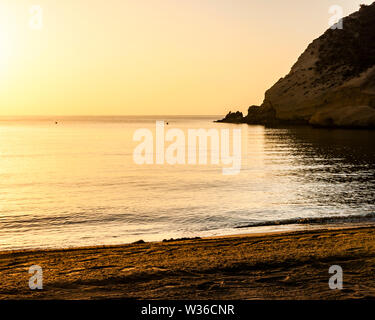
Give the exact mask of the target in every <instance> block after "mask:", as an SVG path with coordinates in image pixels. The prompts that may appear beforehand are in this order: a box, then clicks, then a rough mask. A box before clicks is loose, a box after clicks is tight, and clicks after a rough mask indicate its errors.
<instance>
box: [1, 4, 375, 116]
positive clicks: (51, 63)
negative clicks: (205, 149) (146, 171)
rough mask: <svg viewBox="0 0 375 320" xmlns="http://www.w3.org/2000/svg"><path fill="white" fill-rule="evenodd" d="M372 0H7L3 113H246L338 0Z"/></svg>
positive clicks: (347, 7)
mask: <svg viewBox="0 0 375 320" xmlns="http://www.w3.org/2000/svg"><path fill="white" fill-rule="evenodd" d="M371 2H372V0H358V1H357V0H335V1H332V0H316V1H311V0H284V1H281V0H267V1H264V0H106V1H104V0H61V1H57V0H33V1H27V0H0V115H143V114H150V115H157V114H158V115H160V114H170V115H172V114H181V115H187V114H211V115H216V114H223V113H226V112H227V111H229V110H235V109H240V110H241V111H244V112H245V111H246V110H247V107H248V106H249V105H251V104H260V103H261V102H262V100H263V96H264V91H265V90H266V89H268V88H269V87H270V86H271V85H272V84H273V83H274V82H275V81H277V80H278V79H279V78H280V77H282V76H284V75H285V74H286V73H288V72H289V70H290V67H291V66H292V64H293V63H294V62H295V61H296V59H297V58H298V56H299V55H300V54H301V53H302V51H303V50H304V49H305V48H306V46H307V45H308V44H309V43H310V42H311V41H312V40H313V39H314V38H316V37H318V36H319V35H320V34H321V33H322V32H324V30H326V29H327V28H328V20H329V17H330V14H329V13H328V9H329V7H330V6H331V5H341V6H342V7H343V8H344V14H345V15H347V14H349V13H351V12H353V11H356V10H357V9H358V8H359V4H360V3H365V4H370V3H371ZM32 5H39V6H40V7H41V8H42V9H43V27H42V28H41V29H37V30H35V29H32V28H31V27H30V26H29V21H30V17H31V15H30V12H29V10H30V7H31V6H32Z"/></svg>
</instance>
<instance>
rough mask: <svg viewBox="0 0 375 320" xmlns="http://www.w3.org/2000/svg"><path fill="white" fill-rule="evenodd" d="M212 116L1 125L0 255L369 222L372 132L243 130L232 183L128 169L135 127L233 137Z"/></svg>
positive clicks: (373, 199) (190, 168) (374, 155)
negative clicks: (162, 123) (159, 124)
mask: <svg viewBox="0 0 375 320" xmlns="http://www.w3.org/2000/svg"><path fill="white" fill-rule="evenodd" d="M217 118H219V117H112V118H111V117H106V118H79V117H78V118H58V119H55V118H0V250H7V249H20V248H47V247H48V248H54V247H70V246H84V245H101V244H119V243H126V242H132V241H136V240H140V239H143V240H145V241H152V240H162V239H165V238H172V237H173V238H178V237H193V236H212V235H225V234H237V233H248V232H259V231H272V230H280V229H293V228H306V227H309V226H314V225H316V224H321V223H325V224H327V223H329V224H331V223H335V224H337V223H349V224H350V223H361V222H371V221H373V220H375V178H374V173H375V161H374V160H375V143H374V142H375V132H374V131H354V130H353V131H352V130H326V129H312V128H309V127H290V128H264V127H263V126H246V128H247V131H246V136H245V137H243V139H244V142H245V145H246V148H245V149H246V152H245V154H244V155H243V167H242V170H241V172H240V174H239V175H235V176H225V175H223V174H222V171H221V168H222V167H221V166H217V165H216V166H213V165H206V166H202V165H201V166H198V165H175V166H170V165H143V166H139V165H136V164H134V161H133V150H134V147H135V146H136V145H137V144H138V143H137V142H134V141H133V139H132V137H133V133H134V131H135V130H137V129H138V128H150V129H152V130H154V127H155V120H157V119H158V120H161V119H163V120H166V121H168V122H169V127H168V128H181V129H184V130H186V129H188V128H204V129H208V128H230V129H233V128H238V127H239V126H236V125H230V124H215V123H213V122H212V120H214V119H217ZM55 120H58V124H55Z"/></svg>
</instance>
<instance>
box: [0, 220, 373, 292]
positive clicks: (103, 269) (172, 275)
mask: <svg viewBox="0 0 375 320" xmlns="http://www.w3.org/2000/svg"><path fill="white" fill-rule="evenodd" d="M31 265H39V266H41V267H42V268H43V277H44V283H43V285H44V288H43V290H38V291H32V290H30V289H29V286H28V281H29V277H30V275H29V274H28V268H29V267H30V266H31ZM331 265H340V266H341V267H342V268H343V271H344V289H343V290H331V289H329V286H328V280H329V277H330V276H331V275H330V274H329V273H328V269H329V267H330V266H331ZM0 283H1V285H0V299H119V298H122V299H126V298H137V299H372V298H374V299H375V227H362V228H351V229H350V228H349V229H334V230H315V231H298V232H288V233H273V234H259V235H243V236H231V237H219V238H205V239H191V240H179V241H168V242H152V243H138V244H127V245H121V246H110V247H90V248H76V249H66V250H37V251H12V252H10V251H4V252H0Z"/></svg>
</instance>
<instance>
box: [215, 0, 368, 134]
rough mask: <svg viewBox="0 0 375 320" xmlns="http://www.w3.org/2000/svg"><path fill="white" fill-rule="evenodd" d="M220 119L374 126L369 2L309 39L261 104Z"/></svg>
mask: <svg viewBox="0 0 375 320" xmlns="http://www.w3.org/2000/svg"><path fill="white" fill-rule="evenodd" d="M221 121H223V122H236V123H239V122H242V123H249V124H277V123H284V122H287V123H306V124H307V123H309V124H312V125H316V126H330V127H365V128H375V2H374V3H373V4H372V5H370V6H364V5H363V6H361V9H360V10H359V11H358V12H356V13H354V14H352V15H350V16H348V17H346V18H344V20H343V29H329V30H327V31H326V32H325V33H324V34H323V35H322V36H321V37H319V38H318V39H316V40H314V41H313V42H312V43H311V44H310V45H309V46H308V47H307V49H306V51H305V52H304V53H303V54H302V55H301V56H300V57H299V59H298V61H297V62H296V63H295V65H294V66H293V67H292V69H291V71H290V73H289V74H288V75H287V76H285V77H284V78H281V79H280V80H279V81H278V82H277V83H276V84H275V85H274V86H273V87H272V88H270V89H269V90H268V91H267V92H266V93H265V98H264V101H263V104H262V105H261V106H259V107H258V106H251V107H250V108H249V112H248V115H247V116H245V117H243V116H242V114H241V116H240V114H239V113H230V114H228V115H227V117H226V118H224V119H223V120H221Z"/></svg>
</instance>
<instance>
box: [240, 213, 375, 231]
mask: <svg viewBox="0 0 375 320" xmlns="http://www.w3.org/2000/svg"><path fill="white" fill-rule="evenodd" d="M372 220H374V221H375V212H373V213H368V214H363V215H349V216H330V217H315V218H292V219H282V220H273V221H259V222H251V223H248V224H246V225H241V226H236V227H235V228H236V229H240V228H250V227H266V226H280V225H288V224H330V223H356V222H357V223H358V222H371V221H372Z"/></svg>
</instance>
